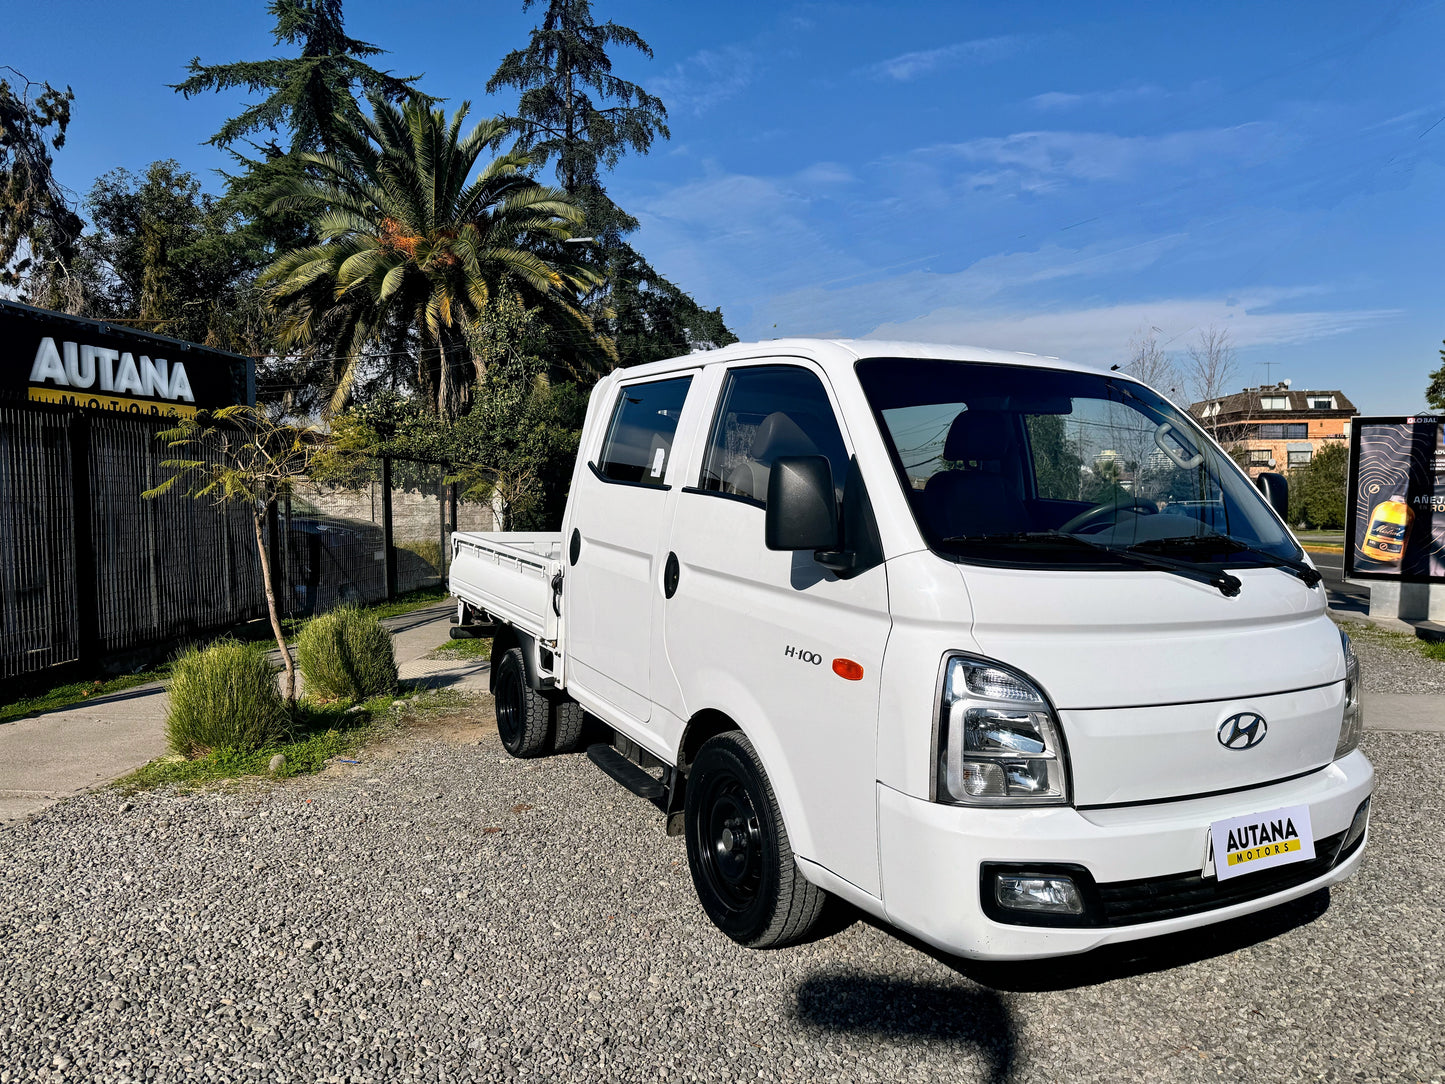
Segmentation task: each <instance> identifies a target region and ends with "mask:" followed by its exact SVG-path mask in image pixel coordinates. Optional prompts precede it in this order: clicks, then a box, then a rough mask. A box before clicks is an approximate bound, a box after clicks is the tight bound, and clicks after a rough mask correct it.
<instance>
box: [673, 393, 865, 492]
mask: <svg viewBox="0 0 1445 1084" xmlns="http://www.w3.org/2000/svg"><path fill="white" fill-rule="evenodd" d="M791 455H821V456H825V457H826V458H827V460H828V465H829V467H831V468H832V472H833V485H834V487H835V488H838V489H839V491H840V492H841V487H842V485H843V481H844V479H845V478H846V476H847V473H848V453H847V450H846V448H845V447H844V445H843V434H842V432H841V431H840V430H839V428H838V421H837V418H836V417H834V414H833V405H832V403H830V402H829V401H828V393H827V392H826V391H824V390H823V384H822V381H820V380H819V379H818V377H817V376H816V375H814V374H813V373H812V372H810V371H809V370H807V369H803V368H800V367H799V366H796V365H751V366H746V367H743V368H738V369H733V370H732V371H730V372H729V373H728V377H727V383H726V384H725V385H724V387H723V393H722V399H721V402H720V404H719V406H718V412H717V417H716V418H715V419H714V421H713V429H712V436H711V437H710V439H709V440H708V448H707V457H706V458H705V459H704V461H703V466H702V477H701V478H700V479H699V480H698V488H699V489H702V490H705V491H708V492H712V493H726V494H729V495H730V496H734V497H741V498H743V499H745V500H748V501H754V502H756V503H758V504H764V505H765V504H766V503H767V499H768V474H769V472H770V471H771V470H772V466H773V460H775V459H777V458H778V457H779V456H791Z"/></svg>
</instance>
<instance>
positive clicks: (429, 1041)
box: [0, 714, 1445, 1084]
mask: <svg viewBox="0 0 1445 1084" xmlns="http://www.w3.org/2000/svg"><path fill="white" fill-rule="evenodd" d="M479 719H480V716H479V715H476V714H474V715H470V716H468V717H466V718H464V719H461V720H457V721H455V722H454V723H453V725H452V728H451V730H449V731H444V732H441V733H422V734H416V735H411V736H408V737H407V739H406V741H407V743H408V744H406V745H404V746H403V747H402V748H400V749H398V750H395V751H388V750H386V749H378V750H374V751H372V752H370V753H368V754H367V755H366V757H365V758H364V759H365V760H366V763H364V764H361V765H358V766H356V767H354V768H352V767H345V768H337V769H332V770H330V771H329V772H328V773H327V774H326V775H325V776H322V777H317V778H312V779H301V780H296V781H293V782H291V783H289V784H287V785H282V786H274V787H256V788H246V789H241V790H238V791H236V792H232V793H229V794H211V795H206V796H195V797H189V798H186V797H178V796H166V795H152V796H138V797H136V798H134V799H124V798H122V796H120V795H118V794H116V793H114V792H99V793H95V794H90V795H84V796H82V797H79V798H76V799H72V800H69V801H67V802H64V803H62V804H61V805H59V806H56V807H54V808H52V809H50V810H48V811H46V812H44V813H42V814H40V815H39V816H37V817H35V818H34V819H32V820H29V821H27V822H24V823H21V824H18V825H16V826H13V827H12V828H10V829H7V830H5V831H4V833H3V835H0V847H3V851H4V854H5V858H4V861H3V862H0V1084H10V1082H12V1081H32V1080H33V1081H42V1080H44V1081H53V1080H66V1081H71V1080H76V1081H79V1080H85V1081H156V1082H165V1081H181V1080H202V1079H208V1080H216V1081H231V1080H255V1081H262V1080H265V1081H273V1080H274V1081H306V1082H311V1081H331V1080H334V1081H394V1080H428V1081H431V1080H435V1081H464V1080H495V1081H512V1080H517V1081H521V1080H547V1081H554V1080H588V1081H591V1080H611V1081H628V1082H631V1081H672V1080H696V1081H715V1080H739V1081H740V1080H749V1081H752V1080H797V1081H815V1080H838V1081H887V1082H890V1084H892V1082H897V1081H988V1082H992V1084H1000V1082H1005V1081H1008V1082H1034V1081H1038V1082H1048V1084H1058V1082H1060V1081H1069V1082H1075V1081H1121V1080H1129V1081H1170V1082H1173V1081H1221V1080H1225V1081H1261V1082H1262V1081H1270V1082H1274V1081H1286V1080H1349V1081H1391V1082H1394V1081H1441V1080H1445V907H1442V901H1445V839H1442V830H1441V825H1442V823H1445V735H1438V734H1415V735H1409V736H1401V735H1396V734H1390V733H1379V732H1371V733H1368V734H1367V735H1366V739H1365V740H1366V746H1365V748H1366V751H1367V752H1368V753H1369V754H1370V755H1371V757H1372V758H1373V759H1374V760H1375V763H1376V766H1377V768H1378V770H1379V773H1380V774H1379V788H1378V790H1377V794H1376V801H1375V805H1374V822H1373V825H1372V829H1371V839H1370V843H1369V846H1368V849H1367V852H1366V860H1365V862H1364V865H1363V869H1362V871H1361V873H1360V874H1359V875H1358V876H1357V877H1355V878H1354V879H1353V880H1351V881H1349V882H1347V883H1345V884H1344V885H1341V886H1338V887H1336V888H1335V889H1333V890H1332V891H1331V892H1329V893H1323V892H1322V893H1318V894H1316V895H1315V896H1313V897H1311V898H1309V899H1307V900H1304V901H1301V902H1299V903H1296V904H1292V905H1289V906H1286V907H1283V908H1279V909H1277V910H1275V911H1274V912H1271V913H1266V914H1263V915H1259V916H1253V917H1250V918H1248V919H1244V920H1239V921H1236V922H1232V923H1229V924H1227V925H1224V926H1219V927H1214V928H1210V929H1208V930H1205V931H1200V932H1195V933H1192V934H1189V935H1181V936H1178V937H1174V938H1171V939H1169V940H1167V941H1158V942H1152V943H1143V944H1135V945H1133V946H1130V947H1127V948H1125V949H1123V950H1119V951H1110V952H1101V953H1097V954H1092V955H1089V956H1085V957H1079V958H1074V959H1067V960H1055V961H1042V962H1034V963H1024V964H1011V965H994V966H987V967H985V966H981V965H977V964H970V963H968V962H965V961H959V960H955V959H950V958H947V957H943V956H940V955H938V954H936V953H933V952H930V951H928V950H926V949H924V948H923V947H921V946H919V945H918V944H916V943H913V942H912V941H910V940H909V939H907V938H905V937H902V936H900V935H898V934H897V933H895V932H893V931H891V930H889V929H887V928H886V927H882V926H880V925H878V924H876V923H874V922H871V921H868V920H865V919H863V918H861V917H860V916H859V915H858V914H857V913H856V912H852V911H848V910H846V909H843V910H840V911H839V912H838V913H837V914H836V916H835V919H834V922H833V924H832V926H831V927H830V929H829V930H827V931H826V932H825V935H824V936H821V937H819V938H818V939H817V940H815V941H813V942H811V943H809V944H804V945H799V946H795V947H792V948H788V949H784V950H779V951H772V952H752V951H749V950H746V949H742V948H739V947H738V946H736V945H734V944H733V943H732V942H731V941H729V940H727V939H726V938H725V937H723V936H722V935H721V934H719V933H718V932H717V931H716V930H714V929H713V928H712V926H710V925H709V924H708V922H707V921H706V919H705V918H704V917H703V915H702V914H701V912H700V910H699V908H698V906H697V903H696V901H695V899H694V896H693V892H692V886H691V883H690V879H689V876H688V871H687V862H686V858H685V854H684V850H683V846H682V843H681V841H680V840H678V839H670V838H668V837H667V836H665V835H664V834H663V831H662V825H661V818H660V817H659V816H658V815H657V813H656V810H655V809H653V808H652V807H651V806H649V805H647V804H646V803H644V802H642V801H640V800H638V799H635V798H633V797H632V796H631V795H629V794H627V793H626V792H624V791H622V790H620V789H618V788H617V787H616V786H615V784H613V783H612V782H611V781H610V780H608V779H606V778H605V777H604V776H602V775H601V774H600V773H599V772H598V771H597V770H596V769H595V768H594V767H593V766H592V765H591V764H590V763H589V762H588V761H587V759H586V758H585V757H584V756H581V755H574V756H567V757H554V758H549V759H546V760H541V761H530V762H523V761H517V760H512V759H510V758H508V757H507V756H506V755H505V754H504V753H503V751H502V750H501V747H500V745H499V743H498V742H497V740H496V737H495V730H494V729H493V727H492V726H491V725H490V719H489V718H488V720H487V724H486V725H483V724H482V723H481V722H480V721H479Z"/></svg>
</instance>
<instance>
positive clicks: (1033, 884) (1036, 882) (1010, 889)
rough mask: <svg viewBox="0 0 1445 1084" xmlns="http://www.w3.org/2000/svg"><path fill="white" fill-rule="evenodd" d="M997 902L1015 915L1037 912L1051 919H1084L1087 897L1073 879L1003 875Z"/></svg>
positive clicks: (995, 895) (999, 883)
mask: <svg viewBox="0 0 1445 1084" xmlns="http://www.w3.org/2000/svg"><path fill="white" fill-rule="evenodd" d="M994 886H995V887H994V898H995V899H997V900H998V904H999V906H1000V907H1007V908H1008V909H1009V910H1011V911H1034V912H1038V913H1043V914H1049V915H1082V914H1083V913H1084V897H1083V896H1082V895H1080V894H1079V886H1078V885H1076V884H1074V879H1073V878H1072V877H1061V876H1052V877H1031V876H1027V875H1019V874H1013V873H1000V874H999V875H998V879H997V880H996V881H995V882H994Z"/></svg>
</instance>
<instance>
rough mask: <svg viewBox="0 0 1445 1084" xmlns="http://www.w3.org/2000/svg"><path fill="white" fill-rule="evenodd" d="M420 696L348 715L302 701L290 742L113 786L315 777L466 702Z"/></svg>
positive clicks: (167, 760)
mask: <svg viewBox="0 0 1445 1084" xmlns="http://www.w3.org/2000/svg"><path fill="white" fill-rule="evenodd" d="M415 693H416V690H415V689H412V688H404V691H403V693H402V694H401V695H403V696H406V697H408V699H407V700H406V703H405V706H404V707H403V708H400V709H398V708H395V707H393V704H394V700H393V698H392V697H391V696H390V695H387V696H378V697H374V698H372V699H371V700H367V701H366V702H364V703H362V704H360V705H358V707H359V710H355V711H349V710H348V709H347V706H346V705H345V704H316V703H312V702H310V701H305V700H303V701H301V702H299V703H298V704H297V706H296V714H295V716H294V721H293V725H292V729H291V734H290V736H289V737H288V738H286V739H282V740H278V741H275V742H272V743H270V744H268V745H264V746H262V747H260V748H257V749H254V750H241V749H234V748H226V749H214V750H212V751H211V752H209V753H207V754H206V755H205V756H203V757H197V758H196V759H194V760H187V759H185V758H184V757H179V756H168V757H162V758H160V759H159V760H153V761H151V762H150V763H149V764H147V765H145V766H144V767H142V768H137V769H136V770H135V771H133V772H131V773H130V774H129V775H127V776H124V777H123V778H121V779H118V780H116V782H115V783H114V784H113V786H115V787H116V788H117V789H119V790H120V791H121V792H122V793H125V794H134V793H135V792H136V791H139V790H149V789H151V788H153V787H163V786H171V787H175V788H177V789H178V790H179V791H180V792H181V793H183V794H184V793H189V792H191V791H194V790H199V789H201V788H202V787H206V786H211V785H214V784H217V783H223V782H226V781H228V780H235V779H244V778H248V777H249V778H257V777H259V778H266V779H289V778H292V777H294V776H298V775H310V774H313V773H315V772H319V771H320V770H321V769H322V768H324V767H326V764H327V762H328V761H330V760H332V759H333V758H335V757H352V756H354V755H355V754H357V753H359V752H360V751H361V749H362V748H363V747H364V746H365V745H366V744H367V743H368V742H370V741H375V740H376V739H378V738H381V737H384V736H385V735H386V734H387V733H389V732H391V731H392V730H394V729H395V728H396V727H397V726H400V725H405V724H406V723H409V722H415V721H419V720H421V719H425V718H426V717H427V716H430V715H439V714H443V713H445V712H451V711H455V710H457V709H458V708H460V707H461V706H463V705H464V704H465V703H466V702H467V698H466V697H465V696H464V695H463V694H461V693H458V692H455V691H451V690H439V691H438V692H436V693H435V694H431V693H421V694H420V695H418V696H417V698H416V699H414V700H413V699H410V697H411V696H412V695H414V694H415ZM277 753H280V754H282V755H283V756H284V757H285V758H286V763H285V764H284V765H282V767H281V769H280V770H279V771H276V772H272V771H271V768H270V764H271V758H272V757H273V756H275V755H276V754H277Z"/></svg>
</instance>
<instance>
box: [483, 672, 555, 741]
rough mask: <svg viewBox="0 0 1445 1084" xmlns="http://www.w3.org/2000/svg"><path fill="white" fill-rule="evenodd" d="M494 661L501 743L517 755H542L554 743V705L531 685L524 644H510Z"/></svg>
mask: <svg viewBox="0 0 1445 1084" xmlns="http://www.w3.org/2000/svg"><path fill="white" fill-rule="evenodd" d="M494 665H495V666H496V668H497V684H496V688H495V690H494V691H493V694H492V695H493V698H494V699H495V701H496V710H497V733H498V734H499V735H501V738H502V746H503V747H504V748H505V749H506V750H507V752H509V753H511V754H512V756H514V757H535V756H541V755H542V754H543V753H545V752H546V751H547V747H548V746H549V745H550V744H551V738H552V705H551V704H549V703H548V702H547V698H546V697H545V696H543V695H542V694H541V693H539V692H537V691H535V690H534V689H532V688H531V687H530V686H528V684H527V668H526V664H525V663H524V662H523V661H522V649H521V648H519V647H510V648H508V649H507V650H506V651H505V652H503V654H502V657H501V659H500V660H498V661H497V662H496V663H495V664H494Z"/></svg>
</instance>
